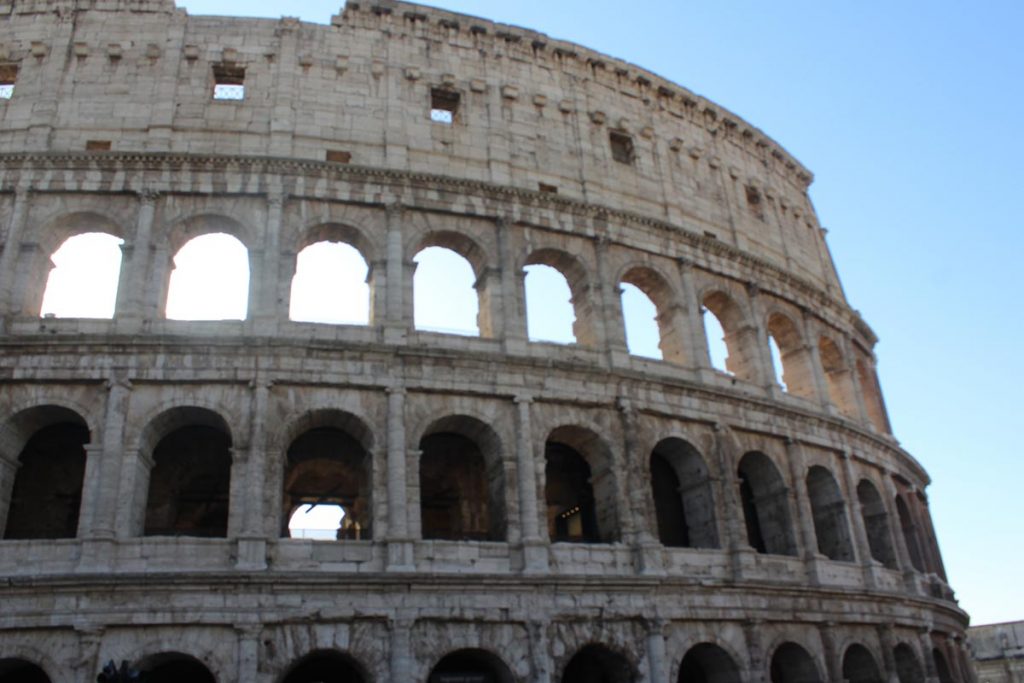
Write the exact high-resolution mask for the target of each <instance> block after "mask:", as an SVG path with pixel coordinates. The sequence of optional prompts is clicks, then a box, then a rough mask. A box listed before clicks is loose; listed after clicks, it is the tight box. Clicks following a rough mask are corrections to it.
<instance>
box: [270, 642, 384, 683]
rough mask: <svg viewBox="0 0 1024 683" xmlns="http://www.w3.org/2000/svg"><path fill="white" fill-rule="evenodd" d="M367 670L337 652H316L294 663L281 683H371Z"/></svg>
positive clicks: (349, 656)
mask: <svg viewBox="0 0 1024 683" xmlns="http://www.w3.org/2000/svg"><path fill="white" fill-rule="evenodd" d="M369 681H370V677H369V676H368V675H367V673H366V669H365V668H364V667H363V665H362V664H360V663H359V661H358V660H356V659H355V658H354V657H352V656H351V655H349V654H348V653H346V652H339V651H337V650H316V651H314V652H310V653H309V654H307V655H305V656H304V657H301V658H299V659H298V660H297V661H295V662H292V664H290V665H289V666H288V668H287V670H286V671H285V673H284V675H282V676H281V678H280V679H279V683H369Z"/></svg>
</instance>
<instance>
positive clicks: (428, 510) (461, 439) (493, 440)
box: [419, 414, 508, 541]
mask: <svg viewBox="0 0 1024 683" xmlns="http://www.w3.org/2000/svg"><path fill="white" fill-rule="evenodd" d="M419 450H420V463H419V465H420V466H419V481H420V528H421V534H422V536H423V538H436V539H448V540H491V541H504V540H506V537H507V532H508V517H507V502H506V477H505V463H504V455H503V453H504V449H503V447H502V443H501V438H500V437H499V436H498V434H497V432H495V431H494V428H493V427H491V426H490V425H489V424H487V423H486V422H484V421H483V420H481V419H478V418H476V417H472V416H469V415H465V414H457V415H447V416H445V417H441V418H438V419H435V420H434V421H433V422H431V423H430V424H429V425H428V426H427V428H426V429H424V430H423V433H422V435H421V437H420V441H419Z"/></svg>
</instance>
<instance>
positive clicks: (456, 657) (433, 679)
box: [427, 648, 515, 683]
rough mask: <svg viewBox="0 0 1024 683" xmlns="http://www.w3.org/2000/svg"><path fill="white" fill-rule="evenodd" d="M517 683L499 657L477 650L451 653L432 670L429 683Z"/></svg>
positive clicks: (471, 649)
mask: <svg viewBox="0 0 1024 683" xmlns="http://www.w3.org/2000/svg"><path fill="white" fill-rule="evenodd" d="M463 682H465V683H515V677H514V676H513V675H512V672H511V671H509V668H508V666H507V665H506V664H505V662H503V661H502V660H501V657H499V656H498V655H496V654H494V653H492V652H488V651H487V650H481V649H477V648H468V649H464V650H456V651H455V652H450V653H448V654H447V655H445V656H444V657H442V658H441V661H439V662H438V663H437V664H435V665H434V668H433V669H431V670H430V676H428V677H427V683H463Z"/></svg>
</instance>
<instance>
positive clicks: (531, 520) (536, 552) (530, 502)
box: [515, 395, 548, 574]
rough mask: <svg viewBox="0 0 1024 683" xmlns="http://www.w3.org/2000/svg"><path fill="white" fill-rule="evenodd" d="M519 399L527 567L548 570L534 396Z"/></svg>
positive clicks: (519, 462)
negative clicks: (542, 533)
mask: <svg viewBox="0 0 1024 683" xmlns="http://www.w3.org/2000/svg"><path fill="white" fill-rule="evenodd" d="M515 403H516V472H517V474H518V475H519V480H518V481H517V482H516V484H517V487H518V489H519V516H520V522H519V523H520V525H521V527H522V534H523V571H524V572H525V573H528V574H533V573H545V572H547V570H548V552H547V547H546V545H545V544H544V542H543V541H542V540H541V537H540V513H539V510H538V500H537V468H536V460H535V456H534V452H533V429H532V423H531V420H530V406H531V405H532V404H533V397H531V396H527V395H520V396H516V397H515Z"/></svg>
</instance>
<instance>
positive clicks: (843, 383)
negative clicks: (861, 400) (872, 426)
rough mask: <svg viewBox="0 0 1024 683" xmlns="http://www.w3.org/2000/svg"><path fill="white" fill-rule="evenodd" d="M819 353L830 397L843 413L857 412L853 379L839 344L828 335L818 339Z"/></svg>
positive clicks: (854, 413) (851, 413)
mask: <svg viewBox="0 0 1024 683" xmlns="http://www.w3.org/2000/svg"><path fill="white" fill-rule="evenodd" d="M818 355H819V356H820V357H821V366H822V370H824V371H825V384H826V385H827V387H828V398H829V400H830V401H831V402H832V405H834V406H835V407H836V408H838V409H839V410H840V411H841V412H842V413H843V414H845V415H849V416H854V415H856V414H857V403H856V399H854V396H853V380H852V378H851V377H850V369H849V367H847V363H846V359H845V358H844V357H843V352H842V351H840V350H839V346H838V345H837V344H836V343H835V342H834V341H832V340H831V339H829V338H828V337H821V338H819V339H818Z"/></svg>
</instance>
